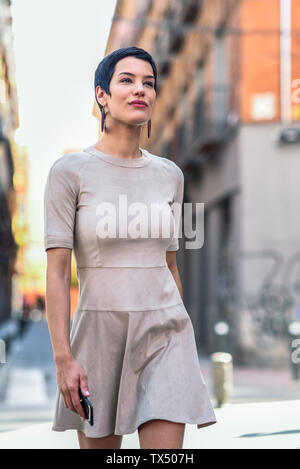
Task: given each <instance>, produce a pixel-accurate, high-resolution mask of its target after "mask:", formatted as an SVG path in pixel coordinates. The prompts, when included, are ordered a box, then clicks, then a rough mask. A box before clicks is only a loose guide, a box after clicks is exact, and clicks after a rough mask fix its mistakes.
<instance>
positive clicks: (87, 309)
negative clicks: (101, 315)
mask: <svg viewBox="0 0 300 469" xmlns="http://www.w3.org/2000/svg"><path fill="white" fill-rule="evenodd" d="M179 305H184V303H183V301H180V302H179V303H175V304H171V305H168V306H160V307H158V308H156V307H154V308H149V309H134V308H128V309H92V308H78V310H77V312H78V313H79V312H80V311H91V312H94V311H96V312H114V313H117V312H120V313H128V312H129V311H130V312H132V313H143V312H146V311H159V310H163V309H168V308H174V306H179Z"/></svg>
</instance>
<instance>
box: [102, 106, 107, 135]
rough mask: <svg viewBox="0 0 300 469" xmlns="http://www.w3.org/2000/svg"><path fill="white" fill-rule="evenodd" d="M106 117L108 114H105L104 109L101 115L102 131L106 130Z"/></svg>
mask: <svg viewBox="0 0 300 469" xmlns="http://www.w3.org/2000/svg"><path fill="white" fill-rule="evenodd" d="M105 118H106V114H105V112H104V111H102V116H101V132H104V125H105Z"/></svg>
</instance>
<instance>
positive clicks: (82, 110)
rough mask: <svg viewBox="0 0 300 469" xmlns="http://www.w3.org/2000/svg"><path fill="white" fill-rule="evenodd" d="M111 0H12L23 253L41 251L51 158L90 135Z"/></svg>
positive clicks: (94, 133) (90, 139)
mask: <svg viewBox="0 0 300 469" xmlns="http://www.w3.org/2000/svg"><path fill="white" fill-rule="evenodd" d="M115 4H116V0H109V1H107V0H84V1H83V0H12V5H11V12H12V20H13V22H12V30H13V46H14V57H15V73H16V86H17V94H18V105H19V120H20V127H19V129H17V131H16V133H15V140H16V142H17V143H18V144H21V145H24V146H25V147H26V148H27V150H28V157H29V194H28V214H29V228H30V238H31V240H32V247H31V249H30V250H29V251H28V252H29V254H30V259H31V261H33V259H35V260H36V261H38V259H39V257H40V256H42V258H44V257H45V252H44V251H43V249H41V244H42V245H43V236H44V234H43V191H44V187H45V183H46V178H47V175H48V172H49V169H50V166H51V165H52V163H53V162H54V161H55V160H56V159H58V158H59V157H60V156H61V155H62V154H63V153H64V151H65V150H66V149H68V148H74V147H75V148H77V147H79V148H84V147H86V146H89V145H92V144H94V143H96V141H97V139H98V129H99V123H98V120H97V119H96V118H95V117H94V116H93V115H92V110H93V105H94V86H93V80H94V72H95V69H96V68H97V65H98V63H99V62H100V61H101V60H102V58H103V57H104V52H105V48H106V44H107V39H108V35H109V31H110V27H111V20H112V17H113V13H114V9H115Z"/></svg>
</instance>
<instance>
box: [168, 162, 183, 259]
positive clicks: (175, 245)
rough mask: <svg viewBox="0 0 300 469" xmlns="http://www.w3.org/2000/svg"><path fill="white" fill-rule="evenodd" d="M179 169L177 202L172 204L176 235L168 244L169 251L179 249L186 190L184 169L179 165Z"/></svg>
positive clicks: (176, 191) (175, 198) (175, 197)
mask: <svg viewBox="0 0 300 469" xmlns="http://www.w3.org/2000/svg"><path fill="white" fill-rule="evenodd" d="M177 171H178V178H177V184H176V190H175V195H174V201H173V202H176V204H175V205H174V206H173V204H172V212H173V215H174V218H175V236H174V238H173V240H172V242H171V244H170V245H169V246H168V248H167V251H178V249H179V240H178V236H176V234H177V235H178V234H179V224H180V220H181V215H182V202H183V191H184V174H183V172H182V170H181V169H180V168H179V166H177Z"/></svg>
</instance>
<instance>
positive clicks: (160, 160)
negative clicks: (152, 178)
mask: <svg viewBox="0 0 300 469" xmlns="http://www.w3.org/2000/svg"><path fill="white" fill-rule="evenodd" d="M147 151H148V150H147ZM148 153H149V154H150V156H151V157H152V160H153V161H154V163H155V164H156V165H158V166H161V167H162V168H165V169H166V170H169V171H171V172H172V173H174V174H175V175H176V176H177V177H178V176H181V175H182V176H183V172H182V169H181V168H180V167H179V166H178V165H177V163H175V161H173V160H171V159H169V158H167V157H165V156H159V155H156V154H154V153H151V152H149V151H148Z"/></svg>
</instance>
